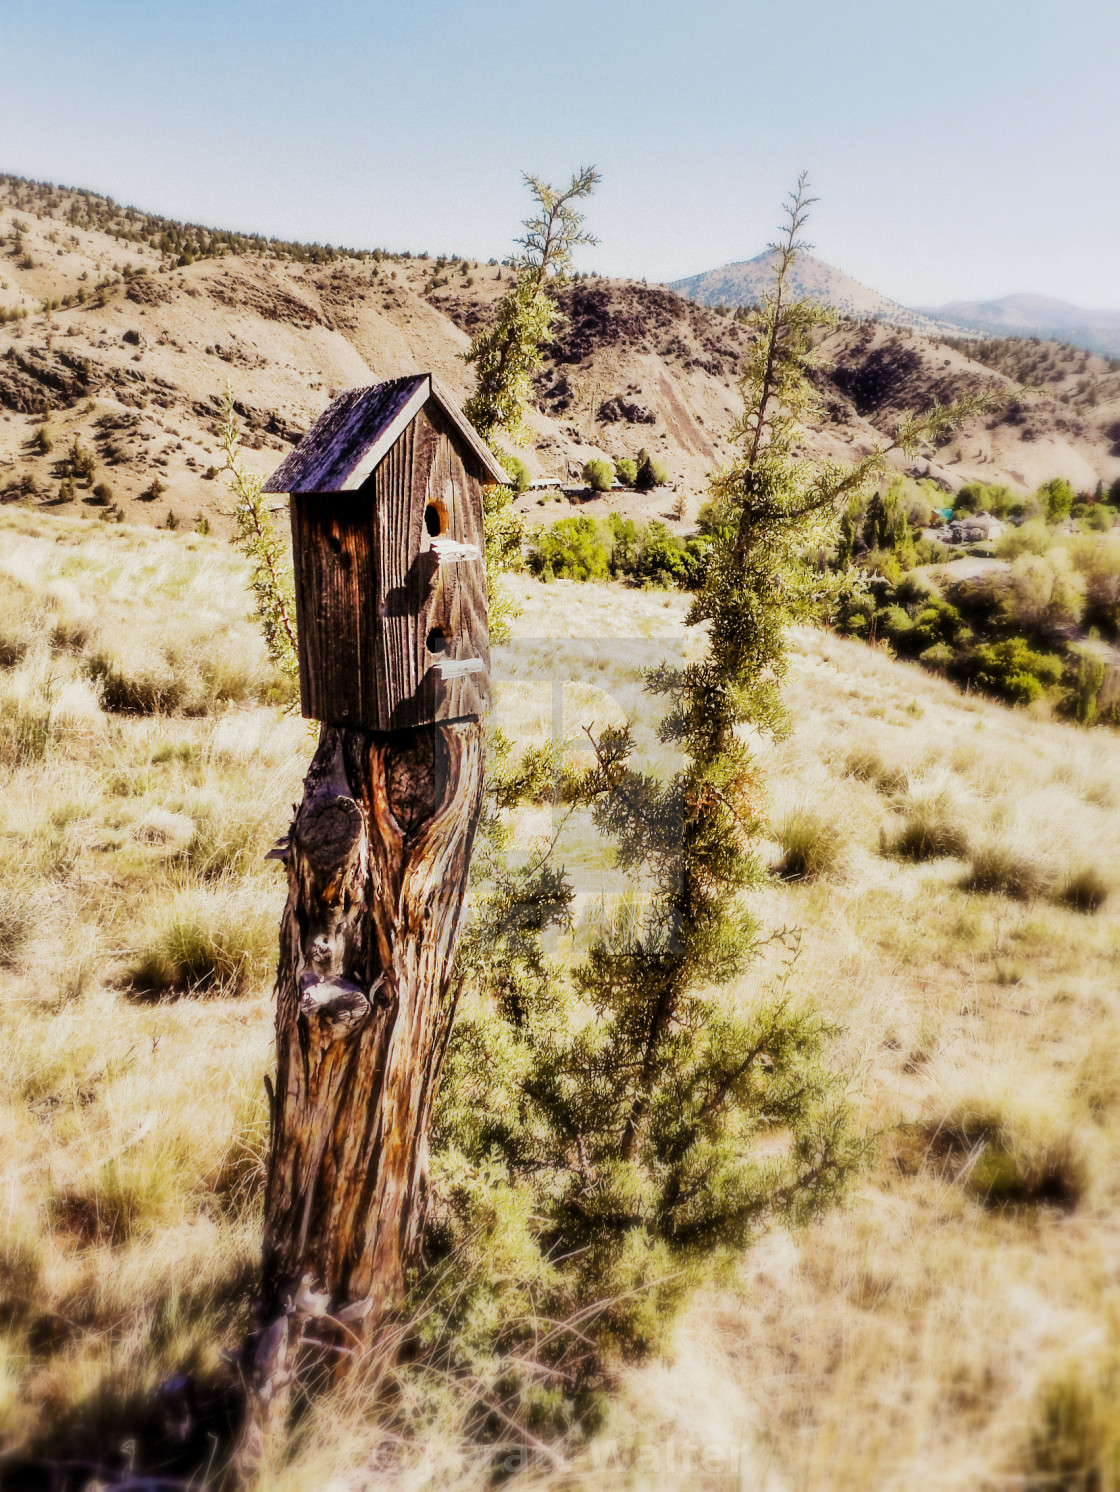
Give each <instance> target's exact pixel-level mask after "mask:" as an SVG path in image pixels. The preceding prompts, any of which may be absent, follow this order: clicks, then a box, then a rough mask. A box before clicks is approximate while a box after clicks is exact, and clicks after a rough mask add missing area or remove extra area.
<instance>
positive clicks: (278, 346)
mask: <svg viewBox="0 0 1120 1492" xmlns="http://www.w3.org/2000/svg"><path fill="white" fill-rule="evenodd" d="M508 284H509V272H508V270H504V269H502V268H501V267H500V266H498V265H496V264H489V265H483V264H479V263H477V262H468V261H463V260H451V261H447V260H443V259H436V260H432V259H430V258H427V257H423V258H408V257H393V256H389V255H385V254H383V253H381V252H380V251H378V252H376V253H368V254H360V253H357V252H354V251H347V252H345V253H342V252H340V251H337V250H331V249H324V248H321V247H312V248H307V247H305V246H300V245H290V244H278V243H273V242H269V241H265V240H263V239H251V238H246V237H239V236H237V235H225V236H222V235H219V234H216V233H211V232H210V230H205V229H189V230H187V229H183V228H182V226H181V225H175V224H169V223H168V222H167V220H164V219H155V218H150V217H147V216H145V215H143V214H139V213H136V212H135V211H134V210H132V209H123V208H120V207H118V206H116V204H113V203H111V202H109V201H108V200H107V199H104V198H97V197H94V196H93V195H92V194H90V193H83V192H77V191H69V190H63V189H58V188H51V187H37V186H34V185H33V184H30V183H27V182H21V181H19V180H18V179H14V178H3V179H0V319H2V324H0V498H2V499H3V500H4V501H9V502H10V501H23V502H27V503H35V504H39V505H53V504H56V503H58V502H59V500H60V497H61V496H63V495H64V494H65V493H66V491H67V490H68V489H66V488H64V487H63V486H62V480H61V479H62V475H63V468H62V466H61V465H60V461H61V458H62V457H63V456H64V455H65V453H66V451H67V450H68V449H69V448H70V447H71V446H72V443H73V441H74V440H75V439H77V440H78V441H79V443H80V445H81V447H83V448H84V449H86V450H87V451H90V452H92V454H93V456H94V461H95V469H94V470H93V472H92V475H90V476H89V477H88V478H87V479H86V480H84V481H82V482H79V484H78V486H77V491H76V494H75V496H74V497H73V498H72V499H70V501H69V502H68V503H67V504H66V506H67V508H68V509H69V510H70V511H75V510H77V511H85V512H88V513H91V514H95V513H97V512H101V513H102V514H103V515H105V516H115V515H116V512H117V511H121V512H123V513H124V515H125V516H126V517H127V518H128V519H129V520H130V521H147V522H151V523H160V524H166V523H168V522H169V521H172V522H174V521H178V522H180V523H193V522H195V521H196V520H197V519H198V518H200V517H202V518H205V519H206V520H207V521H208V522H209V523H210V524H211V525H212V526H217V527H218V528H219V529H220V528H222V527H223V526H224V520H223V519H222V517H221V511H220V510H221V507H222V504H223V502H224V501H225V494H224V489H223V487H222V484H221V483H220V482H217V481H215V480H214V479H213V474H212V468H213V466H214V464H215V461H216V459H217V458H216V454H215V442H214V430H215V417H216V413H217V409H218V406H219V402H220V398H221V394H222V391H223V390H224V388H225V385H226V382H227V380H228V381H229V382H230V383H231V384H232V386H233V389H234V391H235V395H236V398H237V401H238V407H239V409H240V410H241V412H242V415H243V417H244V419H245V422H246V426H247V431H248V442H247V444H248V446H249V450H248V453H247V459H248V460H249V461H250V462H251V463H252V464H254V465H256V466H257V467H258V468H259V469H260V470H261V471H271V470H272V468H273V467H274V466H275V465H277V464H278V462H279V461H280V459H281V457H282V455H283V453H284V452H285V451H286V450H287V449H288V448H289V447H290V445H291V443H292V442H294V441H295V440H296V439H298V437H299V435H300V434H301V433H302V432H303V431H304V430H305V429H306V428H307V427H308V425H309V424H310V423H311V421H312V420H313V419H314V418H315V417H316V416H317V415H318V413H319V412H320V411H321V409H322V408H323V407H324V405H325V404H326V403H327V402H328V400H329V399H330V398H331V396H332V395H333V394H334V393H336V392H337V391H338V390H339V389H342V388H345V387H348V386H350V385H354V384H361V383H369V382H374V381H376V380H378V379H380V378H385V377H390V376H393V375H397V374H400V373H403V372H408V371H411V370H415V369H418V368H431V369H433V370H434V371H435V372H437V373H438V374H439V375H440V376H441V377H442V378H443V380H444V381H445V382H446V383H447V384H448V386H449V387H450V388H451V389H452V391H453V392H454V393H455V394H457V395H458V396H459V397H465V396H466V394H467V393H468V391H469V389H470V386H471V382H472V374H471V370H470V369H469V368H468V367H467V366H466V365H465V364H464V363H463V361H462V353H463V351H464V350H465V349H466V347H467V345H468V343H469V339H470V336H471V334H473V332H474V331H475V330H477V328H478V327H480V326H481V325H483V324H484V323H485V321H486V320H487V318H488V317H489V316H491V315H492V314H493V309H494V306H495V304H496V302H497V300H498V299H499V298H500V297H501V295H502V294H503V293H504V291H505V290H506V289H507V288H508ZM563 306H564V310H565V313H566V316H567V320H566V322H565V324H564V326H563V328H562V330H561V332H560V334H559V336H558V339H557V341H556V343H555V344H554V345H553V346H552V347H551V348H550V349H549V357H548V360H547V365H546V367H545V368H544V369H543V370H542V373H541V375H540V377H539V378H538V381H537V404H538V407H537V409H536V410H535V411H534V412H533V414H532V419H531V424H532V428H533V435H534V439H533V443H532V446H531V447H530V448H529V449H528V450H527V451H526V452H525V453H523V454H524V457H525V460H526V461H527V463H528V465H529V467H530V468H531V470H532V472H533V474H534V475H535V476H540V477H547V478H554V479H556V480H558V481H570V480H573V479H575V478H576V477H577V476H578V472H579V470H580V468H581V467H582V465H583V463H584V462H585V461H586V460H587V459H588V458H589V457H591V456H595V455H605V456H611V457H618V456H621V455H633V454H635V453H636V452H637V450H638V449H639V448H640V447H643V446H644V447H646V448H648V449H649V450H650V451H651V452H653V453H654V454H655V455H656V456H657V457H658V458H659V459H660V460H661V461H662V462H663V463H664V464H665V466H666V467H667V469H668V471H669V473H670V486H671V489H675V491H672V490H671V491H669V492H666V490H665V489H661V490H659V491H658V492H656V493H654V494H653V495H652V496H651V497H648V498H638V497H636V496H634V495H627V496H625V497H622V496H619V495H618V494H615V495H614V496H612V497H611V498H610V499H607V500H605V501H606V502H607V503H609V504H610V505H613V506H620V505H621V506H623V507H627V508H629V509H630V510H632V511H635V512H651V513H658V514H662V513H665V512H666V511H667V510H670V509H672V508H675V507H676V506H677V504H678V501H679V503H680V507H679V508H678V509H677V511H679V512H680V513H681V514H682V516H683V517H684V519H685V520H686V521H687V518H688V517H689V516H690V515H694V513H695V509H696V506H697V503H698V501H699V498H700V496H701V494H702V493H703V490H704V484H705V478H706V474H707V472H708V471H709V470H710V469H711V468H712V466H713V465H715V464H718V463H719V462H721V461H723V460H724V459H726V458H727V457H728V456H729V455H730V453H731V447H730V445H729V444H728V440H727V430H728V427H729V425H730V423H731V421H732V420H733V418H734V416H735V413H736V411H737V410H738V408H739V398H738V394H737V391H736V388H735V379H736V372H737V369H738V367H739V364H740V362H741V359H742V356H743V353H744V350H745V348H746V346H747V342H748V337H749V333H748V331H747V330H746V328H745V327H744V325H743V324H742V323H741V322H739V321H737V320H735V319H734V318H732V317H729V316H724V315H720V314H717V313H716V312H714V311H712V310H710V309H709V308H707V307H704V306H701V305H698V304H696V303H695V302H692V301H689V300H685V299H683V298H681V297H680V296H677V295H676V294H674V293H673V292H672V291H669V290H666V289H664V288H663V287H655V286H648V285H645V284H637V283H634V282H629V281H607V280H602V279H597V278H593V277H592V278H586V279H580V280H578V281H576V282H575V283H573V284H572V285H570V286H569V287H568V289H567V290H566V291H565V292H564V294H563ZM1024 345H1031V344H1024ZM824 351H825V352H826V355H827V356H828V357H829V359H830V360H831V362H832V365H833V366H832V367H831V368H830V370H829V371H828V372H827V373H826V374H824V375H822V385H823V388H824V392H825V394H826V399H827V403H828V407H829V419H828V421H827V422H826V423H824V424H822V425H821V426H820V427H818V428H816V429H813V430H810V431H808V432H807V433H806V447H807V449H809V450H810V451H812V452H814V453H816V454H820V455H824V454H830V455H844V454H851V453H853V452H857V451H860V450H863V449H866V448H867V447H868V446H869V444H870V442H872V441H873V440H875V439H878V438H880V436H881V434H882V433H883V432H885V431H889V430H890V429H891V428H892V426H893V420H894V418H895V417H896V416H897V414H898V413H899V412H900V410H901V409H902V408H904V407H915V406H917V405H920V404H922V403H924V402H927V401H928V399H929V398H931V397H941V398H949V397H951V396H952V395H953V393H954V392H955V391H956V390H958V389H959V388H961V387H963V386H966V385H975V384H979V383H983V382H991V381H992V380H996V381H999V382H1001V383H1014V384H1015V387H1016V390H1017V391H1018V378H1017V376H1016V375H1017V373H1018V370H1017V369H1015V368H1013V367H1011V365H1010V364H1009V363H1008V360H1007V357H1006V356H1005V355H1003V354H1000V355H998V356H997V355H996V354H995V353H993V352H992V351H991V350H990V349H989V347H988V344H987V343H985V342H978V343H976V344H975V345H974V344H972V343H969V344H967V345H966V344H964V343H956V344H954V345H952V346H950V345H948V344H945V343H941V342H939V341H937V340H935V339H932V338H930V337H927V336H923V335H921V334H919V333H917V332H914V331H912V330H905V329H904V330H895V329H891V328H888V327H885V326H882V325H878V324H873V323H866V322H863V323H861V322H845V323H842V324H841V325H840V327H839V328H838V329H837V330H836V331H835V332H834V333H832V334H831V335H830V336H829V338H828V339H827V341H826V345H825V348H824ZM1032 372H1033V378H1032V381H1033V382H1034V383H1036V384H1037V385H1038V386H1039V389H1040V392H1038V393H1037V394H1033V395H1030V396H1029V397H1024V399H1023V400H1022V401H1021V402H1019V403H1017V404H1014V405H1012V406H1010V407H1009V409H1008V410H1007V411H1005V412H1004V414H1003V415H1001V416H1000V417H998V418H992V419H989V420H987V421H979V422H976V424H975V425H974V427H973V428H970V429H969V430H967V431H966V432H965V433H964V434H963V435H962V436H961V438H960V439H958V440H956V441H954V442H953V443H952V444H950V445H949V446H947V447H946V448H945V449H944V450H943V451H941V452H939V453H938V455H937V460H936V461H935V462H934V463H933V464H932V467H930V469H931V470H932V471H933V473H934V474H935V475H937V476H939V477H940V478H941V479H942V480H943V481H944V483H945V484H946V486H947V487H950V488H952V487H955V486H959V485H960V484H961V482H963V481H966V480H971V479H975V478H983V479H986V480H1003V481H1007V482H1009V483H1010V484H1012V485H1013V486H1016V487H1020V488H1029V487H1033V486H1035V485H1036V484H1037V483H1038V482H1039V481H1042V480H1044V479H1045V478H1047V477H1050V476H1055V475H1065V476H1067V477H1069V478H1070V480H1071V481H1072V482H1073V483H1074V485H1075V486H1076V487H1078V488H1081V489H1085V488H1092V487H1093V486H1095V485H1096V483H1097V481H1098V480H1102V479H1103V480H1105V481H1106V482H1109V481H1111V480H1113V479H1114V478H1115V477H1116V476H1118V475H1120V374H1116V373H1112V372H1110V370H1109V366H1108V364H1107V363H1106V362H1105V361H1104V360H1103V359H1100V358H1094V357H1092V355H1090V354H1081V353H1072V352H1071V350H1069V349H1065V350H1062V349H1058V350H1052V351H1047V352H1046V353H1045V356H1044V359H1043V362H1042V365H1041V366H1039V367H1035V368H1034V369H1033V370H1032ZM44 411H48V412H49V413H48V418H47V420H46V422H45V431H46V434H45V435H42V434H40V432H41V430H43V428H44V421H43V414H44ZM48 440H49V443H51V447H52V448H51V449H50V450H44V449H43V446H44V445H46V444H47V443H48ZM927 465H928V464H927V463H925V462H922V463H920V464H919V466H918V467H917V468H915V470H919V471H922V472H924V471H925V470H926V469H927ZM94 488H100V489H102V492H101V494H100V495H99V493H97V492H95V491H94ZM105 488H108V489H110V490H109V495H108V496H105V495H104V489H105ZM153 493H154V494H155V495H154V496H153ZM522 504H523V505H524V506H525V507H526V509H527V510H528V511H531V512H532V513H534V514H535V515H538V516H539V515H540V514H541V513H542V511H544V510H543V509H542V508H541V507H540V506H538V499H537V496H536V494H526V495H525V497H524V498H523V499H522ZM601 505H602V504H597V505H596V506H601ZM566 510H567V509H566V507H565V506H564V505H561V506H560V508H559V509H558V508H557V507H556V505H554V504H553V505H550V506H549V507H548V512H549V513H550V514H554V513H556V512H557V511H566ZM172 515H174V516H172Z"/></svg>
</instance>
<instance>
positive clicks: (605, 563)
mask: <svg viewBox="0 0 1120 1492" xmlns="http://www.w3.org/2000/svg"><path fill="white" fill-rule="evenodd" d="M610 562H611V551H610V548H609V547H608V545H607V544H606V543H605V542H604V540H603V531H602V529H601V528H600V525H599V523H598V522H597V521H596V520H595V519H594V518H587V517H583V516H581V517H578V518H561V519H558V520H557V522H556V523H554V524H553V525H552V526H551V528H547V529H545V530H543V532H541V533H539V534H538V535H537V537H536V538H535V540H534V541H533V544H532V547H531V549H530V551H529V564H530V566H531V567H532V569H533V570H534V571H535V572H536V573H537V574H538V575H543V576H545V577H546V578H547V579H552V578H553V577H559V578H560V579H562V580H606V579H608V578H609V576H610Z"/></svg>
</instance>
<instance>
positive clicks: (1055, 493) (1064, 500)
mask: <svg viewBox="0 0 1120 1492" xmlns="http://www.w3.org/2000/svg"><path fill="white" fill-rule="evenodd" d="M1035 496H1036V497H1037V498H1038V500H1039V501H1040V502H1041V503H1042V505H1043V510H1044V512H1045V514H1046V516H1047V518H1048V519H1049V520H1050V522H1051V523H1059V522H1061V520H1062V519H1063V518H1068V517H1069V511H1070V509H1071V508H1072V507H1073V504H1074V500H1075V497H1076V494H1075V492H1074V490H1073V488H1072V487H1071V486H1070V484H1069V483H1068V482H1067V481H1066V479H1065V477H1053V478H1052V479H1051V480H1050V481H1049V482H1043V484H1042V486H1041V487H1040V488H1039V489H1038V492H1037V493H1036V494H1035Z"/></svg>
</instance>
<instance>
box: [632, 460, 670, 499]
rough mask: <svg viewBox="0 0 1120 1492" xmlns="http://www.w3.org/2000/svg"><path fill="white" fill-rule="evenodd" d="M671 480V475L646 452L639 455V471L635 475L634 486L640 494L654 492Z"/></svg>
mask: <svg viewBox="0 0 1120 1492" xmlns="http://www.w3.org/2000/svg"><path fill="white" fill-rule="evenodd" d="M668 480H669V473H668V472H667V471H666V470H665V468H664V467H663V466H662V465H661V462H660V461H655V460H654V459H653V457H652V456H650V455H649V454H648V453H646V452H645V451H641V452H639V453H638V469H637V472H636V473H635V475H634V486H635V487H636V488H637V490H638V491H639V492H652V491H653V489H654V488H655V487H661V486H664V484H665V483H666V482H667V481H668Z"/></svg>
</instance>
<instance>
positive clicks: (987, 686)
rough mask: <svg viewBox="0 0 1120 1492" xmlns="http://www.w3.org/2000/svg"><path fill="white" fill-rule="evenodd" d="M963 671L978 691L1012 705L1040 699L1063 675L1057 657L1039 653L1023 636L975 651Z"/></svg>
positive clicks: (1006, 639) (986, 645) (1060, 661)
mask: <svg viewBox="0 0 1120 1492" xmlns="http://www.w3.org/2000/svg"><path fill="white" fill-rule="evenodd" d="M964 671H965V677H966V678H967V679H968V680H969V682H970V683H972V684H974V685H975V686H976V688H977V689H980V690H982V691H983V693H985V694H994V695H995V696H996V698H997V699H1003V700H1006V701H1007V702H1008V703H1009V704H1029V703H1030V702H1031V701H1032V700H1035V699H1041V697H1042V695H1043V693H1044V691H1045V689H1046V687H1047V686H1048V685H1050V684H1056V683H1058V682H1059V680H1060V679H1061V677H1062V672H1063V670H1062V660H1061V659H1060V658H1059V657H1057V655H1056V654H1054V653H1039V652H1036V651H1035V650H1034V649H1033V648H1031V647H1030V646H1029V645H1028V643H1027V642H1026V640H1025V639H1024V638H1022V637H1005V638H1003V639H1002V640H1001V641H1000V642H993V643H987V644H984V645H982V646H981V647H978V648H976V650H975V651H974V652H973V653H972V654H971V656H970V657H969V658H968V659H967V660H966V663H965V665H964Z"/></svg>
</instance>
